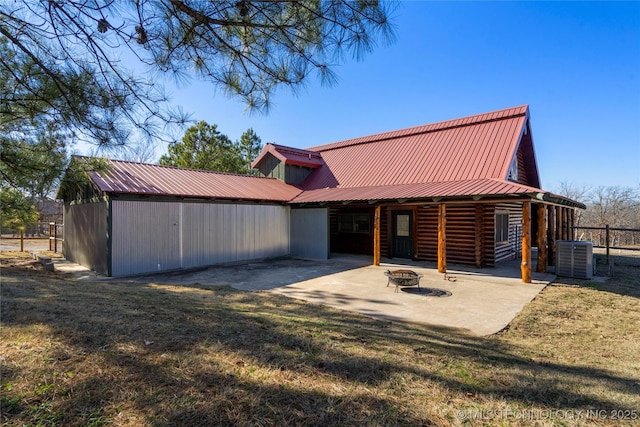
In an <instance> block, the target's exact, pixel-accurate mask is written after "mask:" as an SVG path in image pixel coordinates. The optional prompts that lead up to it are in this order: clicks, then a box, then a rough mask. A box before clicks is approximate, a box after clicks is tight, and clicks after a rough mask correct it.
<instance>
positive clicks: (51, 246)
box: [49, 222, 56, 251]
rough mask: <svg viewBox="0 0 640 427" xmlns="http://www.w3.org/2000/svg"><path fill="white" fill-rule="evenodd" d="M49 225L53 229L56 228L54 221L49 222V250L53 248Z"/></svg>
mask: <svg viewBox="0 0 640 427" xmlns="http://www.w3.org/2000/svg"><path fill="white" fill-rule="evenodd" d="M51 227H53V229H55V228H56V223H55V222H50V223H49V250H50V251H52V250H53V243H52V242H51V238H52V237H53V229H52V228H51Z"/></svg>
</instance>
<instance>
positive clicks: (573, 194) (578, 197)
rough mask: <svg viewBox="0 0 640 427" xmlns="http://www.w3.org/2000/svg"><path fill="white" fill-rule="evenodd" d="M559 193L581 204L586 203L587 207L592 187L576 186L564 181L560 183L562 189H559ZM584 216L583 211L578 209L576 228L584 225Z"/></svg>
mask: <svg viewBox="0 0 640 427" xmlns="http://www.w3.org/2000/svg"><path fill="white" fill-rule="evenodd" d="M557 193H558V194H559V195H561V196H564V197H567V198H569V199H571V200H575V201H577V202H580V203H584V204H585V205H586V204H587V203H588V200H589V197H590V193H591V187H589V186H588V185H585V184H576V183H574V182H566V181H563V182H561V183H560V188H559V189H558V191H557ZM583 215H584V211H583V210H582V209H577V212H576V217H575V225H576V226H579V225H580V224H581V223H582V217H583Z"/></svg>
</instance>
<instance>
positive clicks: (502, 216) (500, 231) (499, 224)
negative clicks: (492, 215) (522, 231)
mask: <svg viewBox="0 0 640 427" xmlns="http://www.w3.org/2000/svg"><path fill="white" fill-rule="evenodd" d="M506 243H509V212H499V211H497V212H496V244H506Z"/></svg>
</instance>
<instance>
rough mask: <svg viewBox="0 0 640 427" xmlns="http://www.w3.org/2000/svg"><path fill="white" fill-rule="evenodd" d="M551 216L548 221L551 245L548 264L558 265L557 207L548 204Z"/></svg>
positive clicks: (548, 238)
mask: <svg viewBox="0 0 640 427" xmlns="http://www.w3.org/2000/svg"><path fill="white" fill-rule="evenodd" d="M547 210H548V212H549V217H548V218H547V223H548V224H549V228H548V229H547V243H548V245H549V254H548V265H556V207H555V206H551V205H549V206H548V209H547Z"/></svg>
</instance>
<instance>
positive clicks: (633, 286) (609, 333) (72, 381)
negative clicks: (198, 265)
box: [0, 259, 640, 426]
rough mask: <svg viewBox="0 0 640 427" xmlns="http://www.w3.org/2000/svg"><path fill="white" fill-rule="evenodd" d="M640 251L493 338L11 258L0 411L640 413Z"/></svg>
mask: <svg viewBox="0 0 640 427" xmlns="http://www.w3.org/2000/svg"><path fill="white" fill-rule="evenodd" d="M637 261H639V260H635V261H634V260H631V261H629V262H628V263H627V264H625V262H627V261H624V262H621V261H618V262H617V266H616V276H615V277H613V278H612V279H611V280H610V281H609V282H607V283H606V284H597V283H593V282H583V283H575V281H574V282H565V283H557V284H555V285H554V286H550V287H548V288H547V289H545V291H543V292H542V293H541V294H540V296H539V297H538V298H536V299H535V300H534V301H533V302H532V303H531V304H529V305H528V306H527V307H526V309H525V310H524V311H523V312H522V313H521V314H520V315H519V316H518V317H517V318H516V319H515V321H514V322H513V323H512V325H511V326H510V328H509V329H508V330H506V331H503V332H502V333H500V334H498V335H495V336H492V337H488V338H479V337H472V336H468V335H464V334H461V333H460V332H457V331H453V330H447V329H443V328H435V327H423V326H415V325H403V324H395V323H394V324H392V323H390V322H385V321H380V320H373V319H370V318H367V317H364V316H360V315H357V314H352V313H347V312H342V311H337V310H333V309H330V308H326V307H321V306H316V305H311V304H308V303H304V302H301V301H299V300H294V299H288V298H286V297H282V296H277V295H273V294H270V293H259V292H252V293H247V292H240V291H236V290H233V289H231V288H228V287H219V288H203V287H199V286H197V285H196V286H191V287H188V286H169V285H163V284H157V283H147V284H136V283H126V282H111V281H109V282H85V281H83V282H79V281H74V280H73V279H72V278H71V277H66V276H64V275H61V274H52V273H48V272H46V271H42V270H40V269H39V268H38V267H37V266H34V265H33V264H32V263H31V261H30V260H27V259H22V260H20V259H11V260H10V262H9V261H7V260H6V259H3V261H2V264H3V268H2V300H1V304H2V332H1V333H2V341H1V344H0V349H1V354H2V356H0V358H1V366H2V381H1V386H2V422H3V423H4V424H5V425H11V426H18V425H65V426H74V425H77V426H80V425H82V426H102V425H113V426H160V425H185V426H186V425H189V426H192V425H278V426H280V425H523V426H524V425H532V424H537V425H594V424H595V425H609V424H611V425H619V424H620V423H619V422H618V421H615V420H612V419H611V414H614V415H616V414H620V415H627V417H626V418H627V421H626V423H627V424H632V423H634V422H636V423H637V422H638V421H634V420H632V419H631V418H633V417H634V416H633V414H634V412H633V411H636V412H635V414H636V415H635V416H636V417H640V413H638V412H637V411H640V397H639V396H640V385H639V384H640V363H639V361H638V354H640V347H639V344H638V343H640V331H639V330H638V324H640V302H639V301H640V299H639V297H640V274H639V273H640V271H639V270H640V262H637ZM588 410H591V411H592V412H589V413H587V412H583V413H578V412H569V411H588ZM595 410H597V411H606V412H593V411H595ZM519 411H523V412H519ZM557 411H558V412H557ZM611 411H628V412H627V413H625V412H620V413H618V412H613V413H612V412H611ZM605 415H606V416H605Z"/></svg>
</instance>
